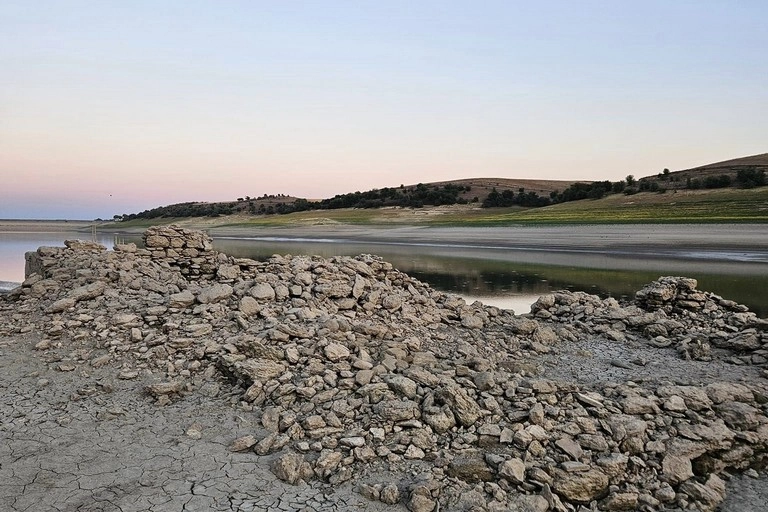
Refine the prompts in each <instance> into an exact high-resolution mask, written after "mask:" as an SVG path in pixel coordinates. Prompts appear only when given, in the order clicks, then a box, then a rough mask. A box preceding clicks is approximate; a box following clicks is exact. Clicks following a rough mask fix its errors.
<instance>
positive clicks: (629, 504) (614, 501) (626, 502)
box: [601, 492, 639, 510]
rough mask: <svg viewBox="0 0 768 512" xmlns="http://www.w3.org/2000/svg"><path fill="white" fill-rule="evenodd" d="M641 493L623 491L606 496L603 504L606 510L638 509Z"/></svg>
mask: <svg viewBox="0 0 768 512" xmlns="http://www.w3.org/2000/svg"><path fill="white" fill-rule="evenodd" d="M638 497H639V494H638V493H636V492H621V493H616V494H611V495H610V496H608V497H607V498H605V499H604V500H603V501H602V503H601V506H602V508H603V509H604V510H637V501H638Z"/></svg>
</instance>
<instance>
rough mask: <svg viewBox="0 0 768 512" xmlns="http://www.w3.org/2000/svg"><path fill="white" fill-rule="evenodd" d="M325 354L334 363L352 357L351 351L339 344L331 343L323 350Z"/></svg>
mask: <svg viewBox="0 0 768 512" xmlns="http://www.w3.org/2000/svg"><path fill="white" fill-rule="evenodd" d="M323 353H324V354H325V357H327V358H328V359H329V360H330V361H334V362H336V361H341V360H342V359H347V358H349V355H350V352H349V349H348V348H347V347H345V346H344V345H340V344H338V343H329V344H328V345H326V346H325V348H324V349H323Z"/></svg>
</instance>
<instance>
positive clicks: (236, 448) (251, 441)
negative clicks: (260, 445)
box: [229, 435, 257, 452]
mask: <svg viewBox="0 0 768 512" xmlns="http://www.w3.org/2000/svg"><path fill="white" fill-rule="evenodd" d="M256 442H257V441H256V438H255V437H253V436H251V435H248V436H243V437H238V438H237V439H235V440H234V441H232V443H231V444H230V445H229V451H231V452H243V451H245V450H248V449H250V448H252V447H253V446H254V445H255V444H256Z"/></svg>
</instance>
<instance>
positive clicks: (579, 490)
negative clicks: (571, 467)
mask: <svg viewBox="0 0 768 512" xmlns="http://www.w3.org/2000/svg"><path fill="white" fill-rule="evenodd" d="M552 487H553V489H554V490H555V492H556V493H558V494H559V495H560V496H561V497H562V498H564V499H566V500H568V501H570V502H573V503H581V504H588V503H589V502H590V501H592V500H596V499H599V498H602V497H603V496H605V495H606V494H607V493H608V475H606V474H605V473H603V472H602V471H600V470H599V469H596V468H593V469H590V470H588V471H582V472H576V473H568V472H566V471H560V470H555V478H554V482H553V485H552Z"/></svg>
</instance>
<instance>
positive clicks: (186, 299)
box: [168, 290, 195, 308]
mask: <svg viewBox="0 0 768 512" xmlns="http://www.w3.org/2000/svg"><path fill="white" fill-rule="evenodd" d="M194 303H195V296H194V295H193V294H192V292H190V291H189V290H184V291H183V292H179V293H174V294H172V295H171V296H170V297H168V306H169V307H172V308H188V307H189V306H191V305H192V304H194Z"/></svg>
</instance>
